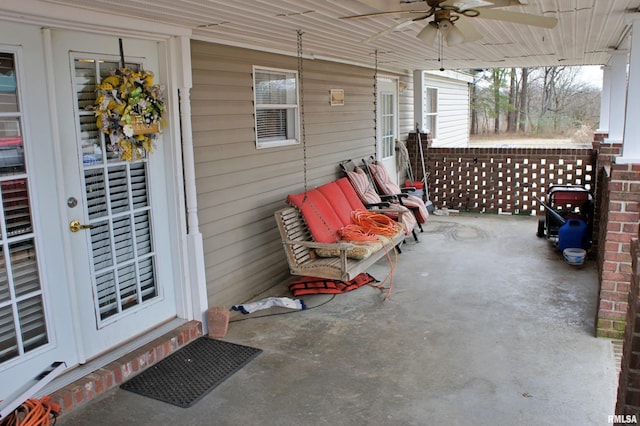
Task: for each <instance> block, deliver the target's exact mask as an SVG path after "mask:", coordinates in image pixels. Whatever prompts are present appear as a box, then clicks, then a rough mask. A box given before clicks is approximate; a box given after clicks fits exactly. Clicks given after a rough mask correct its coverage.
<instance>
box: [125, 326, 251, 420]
mask: <svg viewBox="0 0 640 426" xmlns="http://www.w3.org/2000/svg"><path fill="white" fill-rule="evenodd" d="M261 352H262V349H256V348H252V347H249V346H243V345H237V344H235V343H229V342H223V341H221V340H215V339H211V338H208V337H200V338H198V339H196V340H194V341H193V342H192V343H190V344H188V345H187V346H185V347H183V348H181V349H179V350H178V351H176V352H174V353H173V354H171V355H169V356H168V357H166V358H165V359H163V360H162V361H160V362H159V363H157V364H156V365H154V366H152V367H149V368H148V369H147V370H145V371H144V372H142V373H140V374H139V375H137V376H135V377H134V378H132V379H131V380H129V381H127V382H126V383H123V384H122V385H121V386H120V387H121V388H122V389H125V390H128V391H130V392H134V393H137V394H140V395H144V396H147V397H149V398H153V399H157V400H160V401H164V402H168V403H169V404H173V405H177V406H178V407H183V408H187V407H190V406H192V405H193V404H195V403H196V402H198V401H199V400H200V398H202V397H203V396H205V395H206V394H208V393H209V392H210V391H211V390H213V389H214V388H215V387H216V386H218V385H219V384H220V383H222V382H224V381H225V380H226V379H227V378H228V377H230V376H231V375H233V373H235V372H236V371H238V370H240V369H241V368H242V367H244V366H245V365H246V364H247V363H248V362H249V361H251V360H252V359H253V358H255V357H256V356H258V355H259V354H260V353H261Z"/></svg>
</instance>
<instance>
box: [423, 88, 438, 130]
mask: <svg viewBox="0 0 640 426" xmlns="http://www.w3.org/2000/svg"><path fill="white" fill-rule="evenodd" d="M429 89H432V90H435V91H436V112H426V111H427V108H426V107H427V104H428V102H429V99H428V98H427V96H428V93H429ZM424 106H425V110H424V111H425V112H424V120H425V124H426V119H427V117H435V121H434V122H435V127H436V128H435V130H436V131H435V132H433V131H432V130H431V129H428V130H429V131H430V136H431V138H432V139H433V141H434V142H435V141H436V140H437V138H436V137H437V135H438V127H439V126H438V121H439V120H438V115H439V113H440V89H439V88H437V87H435V86H429V85H425V86H424ZM424 130H425V131H426V130H427V129H424ZM433 133H435V136H436V137H434V135H433Z"/></svg>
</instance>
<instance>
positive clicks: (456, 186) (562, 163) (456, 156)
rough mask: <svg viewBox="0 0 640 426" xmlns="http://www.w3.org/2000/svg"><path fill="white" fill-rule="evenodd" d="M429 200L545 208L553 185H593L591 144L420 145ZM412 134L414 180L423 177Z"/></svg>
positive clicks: (520, 210)
mask: <svg viewBox="0 0 640 426" xmlns="http://www.w3.org/2000/svg"><path fill="white" fill-rule="evenodd" d="M421 139H422V141H423V151H424V153H425V157H426V158H425V168H426V171H427V174H428V178H427V185H428V190H429V200H430V201H431V202H432V203H433V205H434V206H435V207H436V208H448V209H455V210H461V211H473V212H483V213H511V214H531V212H532V211H539V212H540V213H541V214H543V212H544V208H543V207H542V206H541V205H540V204H539V203H538V202H537V201H536V199H535V197H538V198H540V199H542V200H543V201H546V200H545V195H546V192H547V189H548V188H549V186H550V185H555V184H575V185H584V186H585V187H586V188H587V189H589V190H593V189H594V188H593V187H594V185H595V170H596V168H595V161H596V154H595V151H594V150H592V149H546V148H433V147H430V146H426V145H428V144H424V141H426V140H427V139H426V135H422V137H421ZM416 146H417V143H416V137H415V133H413V134H410V135H409V139H408V141H407V150H408V151H409V157H410V159H411V162H412V165H411V167H412V169H413V171H414V175H416V180H420V179H421V178H422V164H421V162H420V158H419V149H416Z"/></svg>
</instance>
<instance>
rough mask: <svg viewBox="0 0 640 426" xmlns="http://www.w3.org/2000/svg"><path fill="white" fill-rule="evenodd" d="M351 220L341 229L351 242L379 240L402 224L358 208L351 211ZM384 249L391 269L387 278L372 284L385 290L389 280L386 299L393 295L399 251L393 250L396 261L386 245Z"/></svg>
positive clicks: (342, 235)
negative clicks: (351, 222) (394, 274)
mask: <svg viewBox="0 0 640 426" xmlns="http://www.w3.org/2000/svg"><path fill="white" fill-rule="evenodd" d="M351 220H352V221H353V224H351V225H347V226H345V227H343V228H342V229H341V230H340V237H341V238H343V239H344V240H345V241H350V242H354V243H357V242H359V241H360V242H372V241H379V240H380V238H381V237H391V236H393V235H396V234H397V233H398V232H399V231H400V230H401V229H402V225H400V224H399V223H398V222H396V221H394V220H393V219H391V218H390V217H389V216H386V215H384V214H380V213H374V212H370V211H365V210H356V211H354V212H352V213H351ZM383 248H384V251H385V253H386V255H387V259H389V265H390V267H391V269H390V270H389V273H388V274H387V276H386V277H385V279H384V280H383V281H382V282H381V283H380V284H376V285H371V284H369V285H371V286H372V287H376V288H378V289H380V290H384V289H385V288H386V287H384V284H385V283H386V282H387V280H389V287H388V288H387V295H386V296H385V297H384V300H387V299H388V298H389V296H390V295H391V289H392V288H393V271H394V270H395V268H396V264H397V263H398V252H397V251H396V249H395V247H394V248H393V252H394V253H395V262H394V261H393V260H392V259H391V255H390V254H389V251H388V250H387V248H386V246H384V245H383Z"/></svg>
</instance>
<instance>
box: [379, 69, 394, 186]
mask: <svg viewBox="0 0 640 426" xmlns="http://www.w3.org/2000/svg"><path fill="white" fill-rule="evenodd" d="M377 89H378V90H377V92H378V93H377V112H376V113H377V122H378V126H377V127H378V128H377V135H376V140H377V142H376V151H377V153H376V157H377V159H378V161H380V162H381V163H382V164H384V166H385V167H386V169H387V171H388V172H389V176H391V178H392V179H393V180H394V181H397V178H398V173H397V172H396V153H395V141H396V139H398V80H397V79H393V78H388V77H378V80H377Z"/></svg>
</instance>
